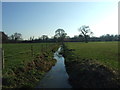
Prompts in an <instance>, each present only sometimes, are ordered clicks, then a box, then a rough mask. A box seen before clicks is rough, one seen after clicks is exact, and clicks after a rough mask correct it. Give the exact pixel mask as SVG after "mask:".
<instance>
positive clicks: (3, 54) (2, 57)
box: [2, 49, 4, 69]
mask: <svg viewBox="0 0 120 90" xmlns="http://www.w3.org/2000/svg"><path fill="white" fill-rule="evenodd" d="M2 69H4V49H2Z"/></svg>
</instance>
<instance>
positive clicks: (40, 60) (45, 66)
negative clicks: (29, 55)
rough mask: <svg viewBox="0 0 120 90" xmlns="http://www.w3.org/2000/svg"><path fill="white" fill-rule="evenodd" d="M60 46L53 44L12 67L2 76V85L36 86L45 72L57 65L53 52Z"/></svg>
mask: <svg viewBox="0 0 120 90" xmlns="http://www.w3.org/2000/svg"><path fill="white" fill-rule="evenodd" d="M57 48H58V46H53V47H51V49H49V50H48V51H44V52H42V54H40V55H37V56H35V58H34V59H33V60H32V61H30V62H28V63H23V64H22V65H21V66H19V67H17V68H16V67H14V68H11V71H9V72H6V73H5V74H4V75H3V78H2V85H3V86H2V87H3V89H4V88H34V87H35V86H36V84H37V83H38V82H39V81H40V80H41V79H42V78H43V76H44V75H45V73H46V72H47V71H49V70H50V69H51V67H52V66H54V65H55V63H56V60H55V59H53V53H54V52H55V51H56V50H57Z"/></svg>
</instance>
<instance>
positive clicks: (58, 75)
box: [36, 47, 72, 88]
mask: <svg viewBox="0 0 120 90" xmlns="http://www.w3.org/2000/svg"><path fill="white" fill-rule="evenodd" d="M62 49H63V48H62V47H59V48H58V50H57V51H56V52H55V53H54V59H56V60H57V62H56V64H55V66H53V67H52V68H51V70H50V71H49V72H48V73H46V75H45V77H44V78H43V79H42V80H41V81H40V83H39V84H38V85H37V87H36V88H72V86H71V85H70V84H69V82H68V79H69V76H68V74H67V72H66V68H65V64H64V60H65V59H64V57H63V56H62V55H60V53H61V51H62Z"/></svg>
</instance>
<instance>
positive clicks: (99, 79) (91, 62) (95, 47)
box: [64, 42, 120, 88]
mask: <svg viewBox="0 0 120 90" xmlns="http://www.w3.org/2000/svg"><path fill="white" fill-rule="evenodd" d="M65 45H66V46H65V47H64V49H65V50H64V56H65V59H66V61H65V62H66V69H67V72H68V74H69V76H70V78H69V80H70V83H71V84H72V86H73V87H74V88H78V87H83V88H91V87H92V88H93V87H95V88H98V87H100V88H101V87H103V88H104V87H120V81H119V80H120V79H119V78H120V77H119V73H118V55H119V52H118V42H90V43H65Z"/></svg>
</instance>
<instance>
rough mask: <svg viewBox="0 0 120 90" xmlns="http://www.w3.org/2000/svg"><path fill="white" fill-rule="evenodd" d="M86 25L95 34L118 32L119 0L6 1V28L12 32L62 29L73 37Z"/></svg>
mask: <svg viewBox="0 0 120 90" xmlns="http://www.w3.org/2000/svg"><path fill="white" fill-rule="evenodd" d="M82 25H88V26H89V27H90V29H91V31H92V32H93V33H94V36H101V35H104V34H117V33H118V2H116V1H115V2H2V29H3V31H4V32H5V33H6V34H8V35H11V34H13V33H14V32H19V33H22V36H23V38H24V39H28V38H29V37H30V36H35V37H36V38H37V37H39V36H41V35H48V36H49V37H51V36H54V34H55V30H57V29H58V28H62V29H64V30H65V32H66V33H67V34H68V36H71V37H72V36H74V35H79V34H80V32H79V31H78V28H80V27H81V26H82Z"/></svg>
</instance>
